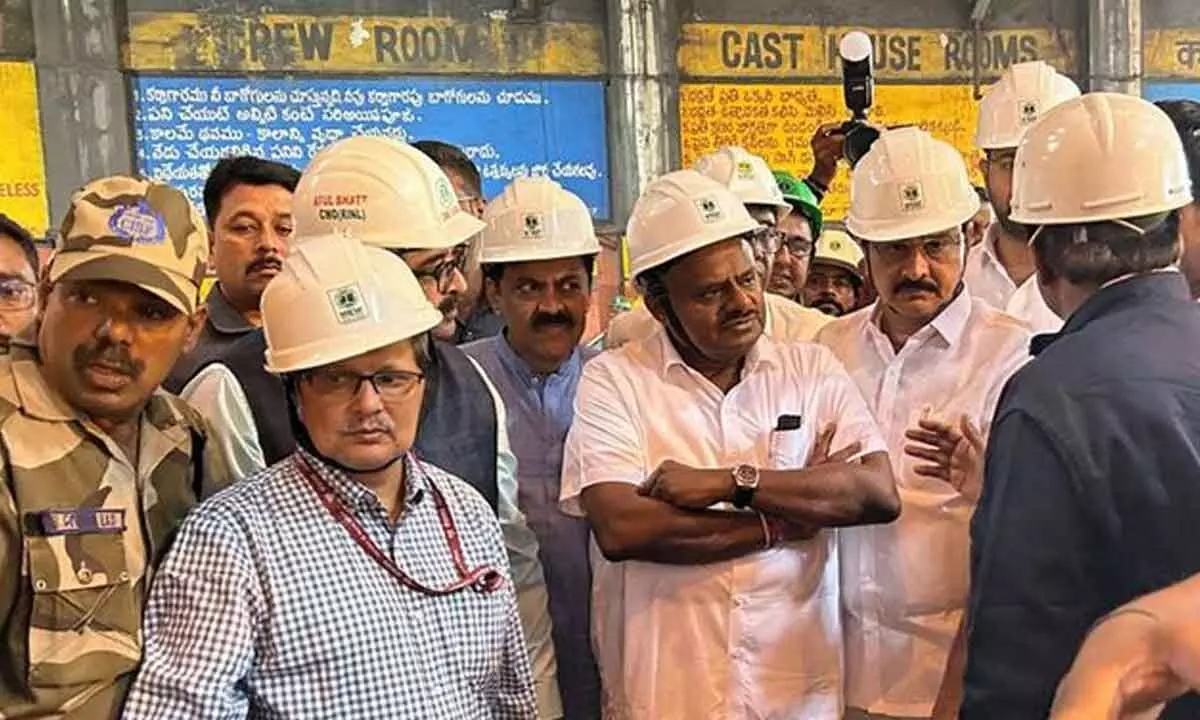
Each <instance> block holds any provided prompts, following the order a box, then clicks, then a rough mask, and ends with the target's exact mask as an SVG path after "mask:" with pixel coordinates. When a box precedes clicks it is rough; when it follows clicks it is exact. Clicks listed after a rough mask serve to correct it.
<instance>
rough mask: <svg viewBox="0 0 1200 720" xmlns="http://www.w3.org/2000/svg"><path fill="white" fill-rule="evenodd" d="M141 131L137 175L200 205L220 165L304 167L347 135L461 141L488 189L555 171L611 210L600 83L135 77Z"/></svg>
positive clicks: (601, 210) (592, 202)
mask: <svg viewBox="0 0 1200 720" xmlns="http://www.w3.org/2000/svg"><path fill="white" fill-rule="evenodd" d="M134 106H135V113H136V119H135V123H134V124H135V135H136V145H137V161H138V167H139V168H140V169H141V171H142V173H144V174H145V175H147V176H150V177H153V178H156V179H158V180H161V181H163V182H167V183H170V184H172V185H175V186H176V187H179V188H180V189H182V190H184V191H185V192H187V194H188V196H189V197H190V198H191V199H192V201H193V202H195V203H197V206H199V204H200V202H201V191H202V189H203V187H204V180H205V178H206V177H208V173H209V171H210V170H211V169H212V166H213V164H214V163H215V162H216V161H217V160H220V159H221V158H223V157H228V156H230V155H244V154H248V155H257V156H259V157H265V158H268V159H271V160H278V161H280V162H285V163H288V164H290V165H293V166H295V167H296V168H299V169H303V168H304V166H305V165H307V164H308V161H309V160H311V159H312V157H313V155H315V154H316V153H317V152H318V151H319V150H321V148H323V147H325V146H326V145H328V144H330V143H332V142H334V141H335V140H337V139H339V138H343V137H348V136H351V135H362V134H373V135H386V136H390V137H394V138H397V139H399V140H405V141H408V142H415V141H417V140H442V141H444V142H448V143H452V144H454V145H457V146H459V147H461V148H462V149H463V150H464V151H466V153H467V155H468V156H470V157H471V159H472V160H473V161H474V162H475V164H476V166H478V167H479V170H480V173H481V174H482V175H483V190H484V195H485V196H486V197H489V198H490V197H494V196H496V195H497V194H499V193H500V191H501V190H503V188H504V186H505V185H507V184H508V183H509V182H511V181H512V179H513V178H515V177H518V176H524V175H548V176H549V177H551V178H552V179H554V180H556V181H558V182H559V183H560V184H562V185H563V186H564V187H566V188H567V189H568V190H571V191H572V192H574V193H575V194H577V195H579V196H580V197H581V198H583V201H584V202H586V203H587V204H588V206H589V207H590V208H591V209H592V214H593V215H594V216H595V217H597V218H603V219H607V218H608V217H609V212H610V210H609V183H608V145H607V140H606V137H605V118H604V85H603V83H602V82H601V81H599V80H474V79H472V80H466V79H450V78H428V77H393V78H277V77H262V78H223V77H179V76H169V77H167V76H152V75H143V76H139V77H137V78H136V79H135V81H134Z"/></svg>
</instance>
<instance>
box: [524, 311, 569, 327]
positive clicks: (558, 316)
mask: <svg viewBox="0 0 1200 720" xmlns="http://www.w3.org/2000/svg"><path fill="white" fill-rule="evenodd" d="M529 324H530V326H532V327H533V329H534V330H540V329H542V328H547V327H552V326H554V325H559V326H561V327H568V328H569V327H574V326H575V318H573V317H571V316H570V315H568V314H567V313H565V312H557V313H537V314H536V315H534V316H533V317H532V318H530V320H529Z"/></svg>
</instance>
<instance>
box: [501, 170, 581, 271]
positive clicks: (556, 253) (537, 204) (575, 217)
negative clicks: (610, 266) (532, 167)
mask: <svg viewBox="0 0 1200 720" xmlns="http://www.w3.org/2000/svg"><path fill="white" fill-rule="evenodd" d="M483 221H484V222H485V223H487V227H486V228H485V229H484V231H483V234H482V235H480V262H483V263H504V262H528V261H531V260H554V259H556V258H569V257H578V256H581V255H595V254H597V253H599V252H600V242H599V241H598V240H597V239H596V229H595V227H594V226H593V225H592V214H591V212H589V211H588V208H587V205H586V204H584V202H583V200H580V199H579V197H578V196H576V195H575V194H573V193H571V192H568V191H566V190H564V189H563V188H562V186H560V185H559V184H558V183H556V182H554V181H553V180H551V179H549V178H545V177H521V178H517V179H516V180H514V181H513V182H512V184H511V185H509V186H508V187H506V188H504V192H502V193H501V194H500V195H499V196H498V197H497V198H495V199H494V200H492V201H491V202H490V203H488V206H487V209H486V210H484V212H483Z"/></svg>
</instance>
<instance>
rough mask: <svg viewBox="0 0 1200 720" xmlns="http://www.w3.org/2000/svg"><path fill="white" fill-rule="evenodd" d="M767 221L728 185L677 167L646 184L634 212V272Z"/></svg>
mask: <svg viewBox="0 0 1200 720" xmlns="http://www.w3.org/2000/svg"><path fill="white" fill-rule="evenodd" d="M760 227H761V226H760V225H759V224H758V223H757V222H755V220H754V218H752V217H750V213H749V212H748V211H747V210H746V206H745V205H744V204H743V203H742V201H741V200H740V199H738V197H737V196H736V195H734V194H733V193H732V192H730V191H729V190H728V189H727V188H726V187H725V186H723V185H721V184H720V183H718V182H717V181H715V180H713V179H711V178H708V177H705V176H704V175H701V174H700V173H698V172H696V171H695V170H676V171H675V172H670V173H667V174H666V175H663V176H662V177H660V178H658V179H657V180H655V181H654V182H652V183H650V185H649V186H648V187H647V188H646V191H645V192H643V193H642V195H641V197H639V198H638V200H637V203H635V204H634V206H633V213H632V214H631V215H630V217H629V229H628V246H629V268H630V273H631V274H632V275H633V277H635V278H636V277H637V276H638V275H640V274H642V273H643V272H645V271H647V270H649V269H651V268H655V267H658V266H659V265H662V264H663V263H665V262H669V261H671V260H674V259H675V258H677V257H681V256H683V255H686V254H688V253H690V252H693V251H695V250H699V249H701V248H704V247H707V246H709V245H713V244H715V243H719V242H721V241H722V240H728V239H729V238H734V237H737V236H739V235H742V234H745V233H748V232H752V231H754V230H757V229H759V228H760Z"/></svg>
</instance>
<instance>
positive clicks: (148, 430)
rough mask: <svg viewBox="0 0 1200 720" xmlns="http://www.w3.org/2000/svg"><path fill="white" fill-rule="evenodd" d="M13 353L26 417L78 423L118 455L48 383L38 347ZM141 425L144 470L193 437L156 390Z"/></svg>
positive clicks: (23, 347)
mask: <svg viewBox="0 0 1200 720" xmlns="http://www.w3.org/2000/svg"><path fill="white" fill-rule="evenodd" d="M10 353H11V358H12V359H11V363H12V373H13V384H14V386H15V388H16V392H17V399H18V402H20V404H21V411H22V412H23V413H24V414H25V415H28V416H29V417H32V418H35V419H37V420H44V421H47V422H78V423H79V424H80V425H81V426H82V427H83V428H84V429H85V430H86V431H87V432H89V433H92V434H93V435H97V434H99V436H100V437H101V439H102V440H104V442H105V443H106V444H108V447H109V449H110V451H111V452H113V453H115V452H116V450H115V449H113V448H115V447H116V446H115V445H113V444H111V439H110V438H108V437H107V436H106V435H104V434H103V432H102V431H101V430H100V429H99V428H98V427H97V426H96V424H95V423H93V422H90V421H88V419H87V418H86V417H85V416H84V415H83V414H82V413H80V412H79V411H78V410H76V409H75V408H73V407H72V406H71V405H70V404H69V403H68V402H67V401H66V399H65V398H63V396H62V395H60V394H59V393H58V392H57V391H56V390H54V389H53V388H51V387H50V385H49V384H48V383H47V382H46V378H45V376H44V375H43V374H42V370H41V363H40V362H39V361H38V357H37V348H36V347H34V346H31V345H26V344H22V343H21V342H20V341H18V342H17V343H13V344H12V346H11V350H10ZM139 422H140V426H141V429H142V437H141V440H140V446H141V449H142V453H141V457H140V458H139V463H140V464H141V465H142V466H143V467H157V465H158V463H159V462H161V460H162V459H163V458H164V457H166V456H167V454H169V453H170V451H171V450H172V449H174V448H186V443H187V441H188V438H189V434H188V431H187V429H186V427H185V425H184V418H183V417H182V416H181V415H180V413H179V411H178V410H176V409H175V408H174V407H173V406H172V404H171V401H170V399H169V398H168V397H167V394H166V393H165V392H163V391H162V390H161V389H155V391H154V393H153V394H151V395H150V398H149V399H148V400H147V401H146V404H145V406H143V408H142V412H141V416H140V418H139Z"/></svg>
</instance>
